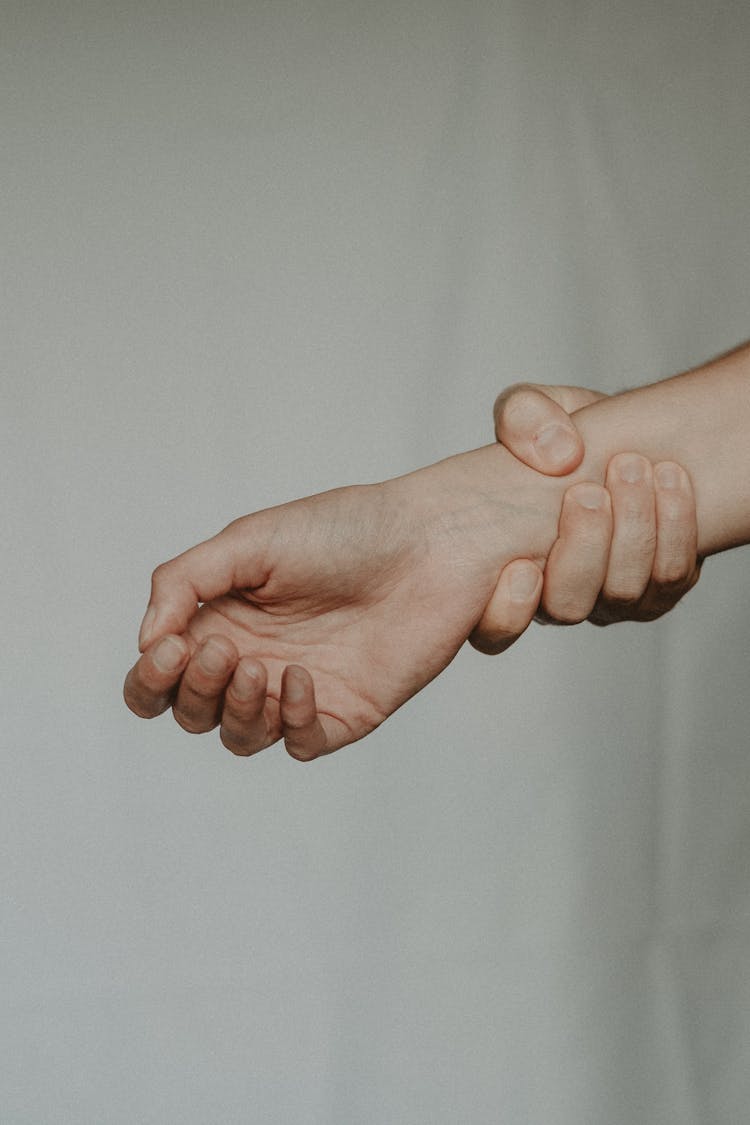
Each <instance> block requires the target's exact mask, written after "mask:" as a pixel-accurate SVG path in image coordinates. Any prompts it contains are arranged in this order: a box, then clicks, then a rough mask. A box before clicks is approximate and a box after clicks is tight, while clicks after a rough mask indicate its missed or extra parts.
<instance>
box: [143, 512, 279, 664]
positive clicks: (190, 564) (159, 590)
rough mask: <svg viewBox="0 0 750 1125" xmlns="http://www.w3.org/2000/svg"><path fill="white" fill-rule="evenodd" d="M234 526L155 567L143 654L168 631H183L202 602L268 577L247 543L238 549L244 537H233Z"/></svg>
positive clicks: (145, 621)
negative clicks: (250, 555) (251, 555)
mask: <svg viewBox="0 0 750 1125" xmlns="http://www.w3.org/2000/svg"><path fill="white" fill-rule="evenodd" d="M246 518H248V517H246ZM237 522H240V521H237ZM235 527H236V524H231V525H230V526H229V527H228V528H226V529H225V530H224V531H221V532H219V534H218V535H215V536H213V538H212V539H207V540H205V542H203V543H199V544H198V545H197V546H196V547H191V548H190V550H189V551H185V552H183V554H181V555H178V556H177V557H176V558H174V559H171V560H170V561H169V562H165V563H162V564H161V566H158V567H157V568H156V570H155V571H154V573H153V575H152V576H151V597H150V599H149V604H148V609H147V610H146V613H145V616H144V618H143V622H142V624H141V629H140V633H139V636H138V647H139V649H140V650H141V652H144V651H145V650H146V649H147V648H148V647H149V646H150V645H152V644H153V643H154V641H156V640H158V639H159V637H162V636H164V635H165V634H167V633H178V634H179V633H183V632H184V631H185V629H186V628H187V625H188V622H189V621H190V619H191V618H192V617H193V615H194V614H195V613H196V611H197V609H198V607H199V605H200V604H201V603H202V602H208V601H211V600H212V599H213V598H219V597H221V596H222V594H228V593H229V592H230V590H232V589H234V588H236V587H237V586H239V585H242V586H254V585H261V584H262V582H263V581H264V579H265V577H266V576H265V574H264V573H263V570H262V565H261V561H260V558H259V557H257V558H255V559H254V558H253V557H251V558H249V559H248V557H247V546H248V545H247V543H246V542H245V544H244V550H242V551H241V546H242V537H241V536H240V535H237V534H235V533H234V529H235Z"/></svg>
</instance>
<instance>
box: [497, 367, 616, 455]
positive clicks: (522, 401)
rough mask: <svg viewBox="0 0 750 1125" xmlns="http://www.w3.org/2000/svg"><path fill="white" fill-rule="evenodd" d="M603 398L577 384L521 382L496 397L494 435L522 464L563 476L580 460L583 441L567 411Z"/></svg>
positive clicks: (582, 452) (582, 451)
mask: <svg viewBox="0 0 750 1125" xmlns="http://www.w3.org/2000/svg"><path fill="white" fill-rule="evenodd" d="M599 397H602V396H600V395H599V394H598V393H597V392H595V391H587V390H584V389H583V388H578V387H542V386H536V385H535V384H530V383H520V384H517V385H516V386H513V387H509V388H508V389H507V390H505V391H503V393H502V394H501V395H499V397H498V398H497V400H496V402H495V407H494V416H495V436H496V438H497V440H498V441H499V442H501V443H502V444H503V445H504V446H505V447H506V449H508V450H510V452H511V453H512V454H513V455H514V456H515V457H517V458H518V459H519V461H523V462H524V464H525V465H528V466H529V467H530V468H532V469H536V470H537V471H538V472H540V473H545V474H547V475H549V476H564V475H565V474H566V473H570V472H572V471H573V469H575V468H577V467H578V465H580V463H581V461H582V460H583V454H584V446H583V441H582V439H581V437H580V435H579V433H578V430H577V429H576V427H575V425H574V424H573V422H572V421H571V419H570V416H569V414H568V411H572V410H577V409H579V408H580V407H581V406H584V405H587V404H588V403H589V402H593V401H595V400H596V399H597V398H599Z"/></svg>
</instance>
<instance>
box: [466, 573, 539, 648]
mask: <svg viewBox="0 0 750 1125" xmlns="http://www.w3.org/2000/svg"><path fill="white" fill-rule="evenodd" d="M542 580H543V575H542V571H541V568H540V567H538V566H537V565H536V563H533V562H531V560H530V559H515V560H514V561H513V562H510V563H508V565H507V566H505V567H503V569H502V571H501V572H500V577H499V578H498V580H497V585H496V586H495V589H494V590H493V593H492V597H491V598H490V600H489V602H488V603H487V606H486V607H485V610H484V613H483V614H482V617H481V618H480V620H479V622H478V624H477V625H476V626H475V628H474V629H473V630H472V632H471V634H470V635H469V643H470V644H471V645H473V647H474V648H475V649H477V651H478V652H483V653H485V655H487V656H497V655H498V654H499V653H501V652H505V650H506V649H508V648H510V646H511V645H512V644H514V643H515V642H516V641H517V640H518V638H519V637H520V636H521V634H522V633H524V632H525V630H526V629H527V628H528V627H529V625H530V624H531V622H532V621H533V619H534V614H535V613H536V611H537V608H538V606H539V598H540V597H541V593H542Z"/></svg>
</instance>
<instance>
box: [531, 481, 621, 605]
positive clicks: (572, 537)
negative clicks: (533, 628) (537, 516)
mask: <svg viewBox="0 0 750 1125" xmlns="http://www.w3.org/2000/svg"><path fill="white" fill-rule="evenodd" d="M611 539H612V505H611V502H610V497H609V494H608V492H607V490H606V489H605V488H603V487H602V486H601V485H598V484H593V483H589V482H587V481H584V482H582V483H580V484H575V485H573V486H572V487H571V488H569V489H568V490H567V492H566V493H565V496H564V497H563V504H562V510H561V512H560V527H559V534H558V538H557V540H556V542H555V543H554V544H553V546H552V550H551V551H550V553H549V558H548V560H547V566H546V568H545V572H544V589H543V591H542V610H543V612H544V614H545V616H546V617H547V618H548V619H549V620H551V621H553V622H554V623H556V624H558V625H575V624H577V623H578V622H580V621H585V620H586V618H587V617H588V616H589V614H590V613H591V611H592V609H593V608H594V606H595V604H596V600H597V598H598V596H599V592H600V590H601V588H602V585H603V583H604V579H605V576H606V574H607V563H608V560H609V549H610V542H611Z"/></svg>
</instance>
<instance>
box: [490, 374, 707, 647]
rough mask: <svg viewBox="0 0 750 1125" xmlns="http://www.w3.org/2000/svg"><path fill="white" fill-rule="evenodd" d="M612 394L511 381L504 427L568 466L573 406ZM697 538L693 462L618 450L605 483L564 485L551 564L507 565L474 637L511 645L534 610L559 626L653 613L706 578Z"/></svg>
mask: <svg viewBox="0 0 750 1125" xmlns="http://www.w3.org/2000/svg"><path fill="white" fill-rule="evenodd" d="M604 398H606V396H605V395H603V394H600V393H599V392H597V391H590V390H586V389H584V388H582V387H540V386H535V385H533V384H521V385H518V386H515V387H510V388H509V389H508V390H506V391H504V392H503V394H501V395H500V396H499V397H498V399H497V401H496V402H495V409H494V416H495V436H496V437H497V440H498V441H500V442H502V443H503V445H505V446H506V448H507V449H510V451H511V452H512V453H513V454H515V456H516V457H517V458H519V459H520V460H522V461H523V462H524V463H525V464H527V465H529V466H530V467H531V468H534V469H536V470H537V471H538V472H542V473H545V474H548V475H553V476H563V475H567V474H568V473H570V472H572V471H573V470H574V469H576V468H577V467H578V466H579V465H580V463H581V461H582V460H583V455H584V446H583V441H582V439H581V436H580V434H579V433H578V431H577V429H576V428H575V425H574V421H573V419H572V418H571V417H570V415H573V414H574V413H575V412H576V411H577V410H580V409H582V408H583V407H584V406H588V405H590V404H592V403H594V402H599V401H601V400H602V399H604ZM632 477H635V479H634V480H633V479H630V478H632ZM697 537H698V528H697V524H696V516H695V498H694V496H693V488H692V483H691V481H690V477H689V476H688V474H687V473H686V472H685V471H684V469H682V468H681V466H679V465H676V464H675V463H674V462H669V461H667V462H660V463H658V464H656V465H651V464H650V462H648V461H647V459H646V458H643V457H639V456H638V454H634V453H629V454H618V455H617V456H615V457H613V458H612V460H611V461H610V463H609V465H608V466H607V475H606V479H605V483H604V486H600V485H595V484H593V483H591V482H589V483H586V484H583V485H572V486H571V488H570V489H568V491H567V492H566V493H565V496H564V498H563V506H562V511H561V516H560V527H559V535H558V539H557V541H556V542H555V544H554V546H553V548H552V551H551V552H550V555H549V558H548V559H547V565H546V567H545V569H544V571H543V572H542V570H541V569H540V568H539V567H537V566H535V564H534V563H532V562H530V561H529V560H526V559H517V560H515V561H514V562H512V563H510V564H509V565H508V566H507V567H506V568H505V569H504V570H503V571H502V573H501V575H500V578H499V579H498V584H497V587H496V588H495V591H494V592H493V594H492V597H491V599H490V602H489V604H488V606H487V607H486V609H485V611H484V614H483V615H482V619H481V621H480V622H479V624H478V625H477V627H476V629H475V630H474V631H473V633H472V634H471V636H470V637H469V641H470V642H471V644H473V645H474V647H475V648H477V649H479V650H480V651H481V652H485V653H488V654H491V655H495V654H497V653H500V652H504V651H505V650H506V649H507V648H509V646H510V645H512V644H513V643H514V642H515V641H516V640H517V639H518V637H519V636H520V635H521V634H522V633H523V632H524V630H525V629H526V628H527V627H528V626H529V624H530V623H531V621H532V620H533V619H534V617H535V616H536V620H537V621H542V622H544V623H553V624H558V625H574V624H577V623H578V622H581V621H585V620H589V621H592V622H593V623H594V624H596V625H611V624H614V623H615V622H618V621H653V620H654V619H656V618H657V617H661V616H662V615H663V614H664V613H667V612H668V611H669V610H670V609H672V608H673V607H674V606H675V605H676V604H677V602H678V601H680V599H681V598H682V597H684V595H685V594H686V593H687V592H688V591H689V590H691V589H692V587H693V586H694V585H695V583H696V582H697V581H698V578H699V575H700V559H699V558H698V557H697V553H696V551H697Z"/></svg>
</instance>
